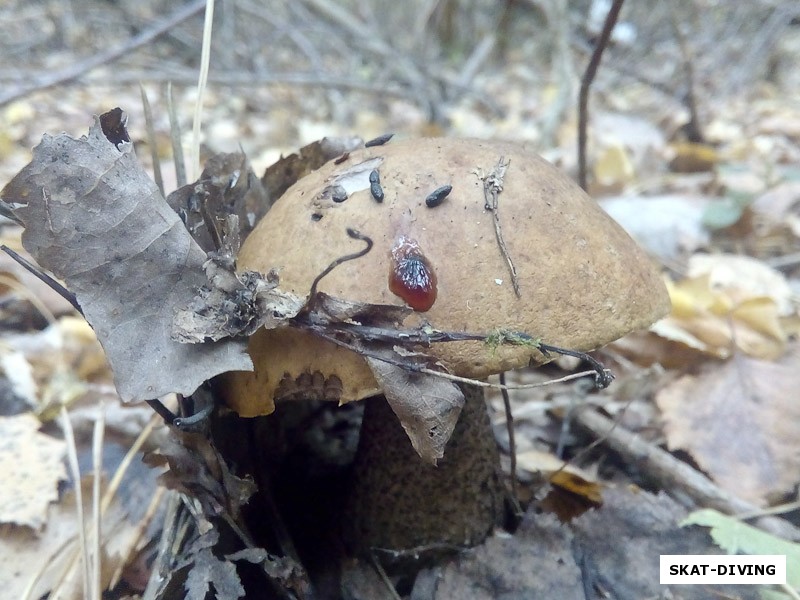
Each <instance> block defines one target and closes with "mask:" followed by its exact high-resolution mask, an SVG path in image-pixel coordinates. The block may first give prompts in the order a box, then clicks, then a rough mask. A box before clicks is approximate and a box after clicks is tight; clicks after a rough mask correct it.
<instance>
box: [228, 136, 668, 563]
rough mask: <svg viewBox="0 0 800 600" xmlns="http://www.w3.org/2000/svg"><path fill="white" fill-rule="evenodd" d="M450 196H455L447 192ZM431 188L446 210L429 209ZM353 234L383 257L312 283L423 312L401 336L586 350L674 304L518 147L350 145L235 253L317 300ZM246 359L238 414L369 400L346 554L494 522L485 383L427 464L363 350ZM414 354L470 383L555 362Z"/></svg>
mask: <svg viewBox="0 0 800 600" xmlns="http://www.w3.org/2000/svg"><path fill="white" fill-rule="evenodd" d="M375 171H377V172H378V173H379V179H377V176H376V175H375V173H374V172H375ZM376 181H379V183H378V184H377V185H380V186H381V191H382V193H383V194H382V201H381V202H378V201H377V199H376V197H375V194H374V186H375V185H376ZM445 186H451V189H450V190H449V193H447V194H444V195H442V194H443V193H442V192H441V191H439V190H442V189H443V188H445ZM492 190H493V191H494V193H496V194H497V205H496V210H495V209H494V208H493V207H491V206H490V204H491V198H490V197H491V193H489V194H488V196H487V191H488V192H491V191H492ZM433 192H436V193H437V200H436V202H430V201H429V202H428V203H427V204H426V198H428V197H429V196H430V195H431V193H433ZM440 195H441V197H439V196H440ZM445 196H446V197H445ZM487 202H488V204H487ZM490 208H492V210H490ZM495 218H496V219H497V226H498V230H499V234H500V235H498V230H496V223H495ZM348 228H352V229H356V230H358V231H359V232H361V233H362V234H363V235H365V236H368V237H369V238H370V239H371V240H372V241H373V242H374V247H373V248H372V250H371V251H370V252H369V253H367V254H366V255H365V256H363V257H361V258H358V259H356V260H351V261H348V262H344V263H342V264H340V265H338V266H337V267H336V268H335V269H334V270H333V271H332V272H330V273H329V274H328V275H327V276H326V277H324V278H323V279H322V280H321V281H320V282H319V287H318V289H319V291H322V292H325V293H327V294H329V295H331V296H333V297H336V298H340V299H345V300H348V301H353V302H363V303H370V304H383V305H386V304H395V305H403V304H408V306H410V307H411V308H414V309H415V310H414V312H413V313H412V314H411V315H409V317H408V318H407V319H406V322H405V323H404V325H405V326H408V327H414V326H422V325H425V324H429V325H430V326H431V327H433V328H435V329H436V330H439V331H449V332H478V333H483V334H488V333H490V332H493V331H497V330H500V329H503V330H513V331H518V332H525V333H527V334H530V335H531V336H533V337H534V338H536V339H540V340H542V342H544V343H547V344H552V345H557V346H559V347H562V348H570V349H573V350H578V351H588V350H593V349H595V348H598V347H600V346H602V345H604V344H606V343H608V342H611V341H613V340H616V339H617V338H619V337H621V336H623V335H625V334H626V333H628V332H631V331H634V330H638V329H642V328H646V327H647V326H649V325H650V324H651V323H652V322H654V321H655V320H657V319H658V318H660V317H662V316H663V315H665V314H666V313H667V312H668V309H669V298H668V295H667V292H666V289H665V287H664V284H663V282H662V280H661V278H660V275H659V273H658V272H657V271H656V269H655V268H654V267H653V265H652V263H651V261H650V259H649V258H648V256H647V255H646V254H645V253H644V252H643V251H642V250H641V249H640V248H639V247H638V246H637V245H636V244H635V243H634V242H633V241H632V240H631V238H630V237H629V236H628V235H627V234H626V233H625V232H624V231H623V230H622V228H621V227H619V226H618V225H617V224H616V223H615V222H614V221H613V220H612V219H611V218H610V217H608V216H607V215H606V213H605V212H603V210H602V209H601V208H600V207H599V206H598V205H597V204H596V203H595V202H594V201H593V200H592V199H590V198H589V197H588V196H587V195H586V194H585V193H584V192H583V191H582V190H581V189H580V188H579V187H578V186H577V185H575V184H574V183H573V182H572V181H571V180H570V179H569V178H568V177H566V176H565V175H564V174H562V173H561V172H559V171H558V170H557V169H556V168H555V167H553V166H552V165H551V164H550V163H548V162H546V161H545V160H544V159H542V158H540V157H539V156H537V155H536V154H534V153H533V152H531V151H528V150H526V149H525V147H524V146H522V145H519V144H514V143H504V142H493V141H482V140H470V139H417V140H408V141H403V142H392V143H390V144H388V145H385V146H378V147H371V148H364V149H362V150H359V151H355V152H351V153H350V155H349V158H348V159H347V160H345V161H342V162H340V163H339V164H335V163H334V162H329V163H327V164H326V165H325V166H323V167H322V168H320V169H319V170H317V171H315V172H313V173H311V174H309V175H308V176H306V177H304V178H303V179H301V180H300V181H298V182H297V183H296V184H295V185H294V186H292V187H291V188H290V189H289V190H288V191H287V192H286V193H285V194H284V195H283V196H282V197H281V198H280V199H279V200H278V201H277V202H276V203H275V204H274V205H273V207H272V208H271V210H270V212H269V213H268V214H267V216H266V217H264V218H263V219H262V221H261V222H260V223H259V224H258V225H257V226H256V228H255V229H254V231H253V232H252V233H251V234H250V236H249V237H248V239H247V240H246V241H245V243H244V245H243V246H242V248H241V251H240V253H239V256H238V268H239V269H242V270H255V271H259V272H262V273H266V272H268V271H269V270H270V269H276V270H277V271H278V273H279V278H280V284H279V285H280V288H281V289H283V290H285V291H287V292H292V293H294V294H297V295H299V296H304V295H308V294H309V291H310V288H311V286H312V282H313V281H314V279H315V278H316V277H317V276H318V275H319V274H320V273H321V272H322V271H323V270H324V269H325V268H326V267H327V266H328V265H329V264H330V263H331V262H332V261H334V260H335V259H337V258H339V257H341V256H344V255H347V254H352V253H353V252H354V250H356V249H358V246H357V245H356V242H355V241H354V240H353V239H351V238H350V237H348V235H347V234H346V233H345V232H346V230H347V229H348ZM501 238H502V244H501V243H500V241H499V240H500V239H501ZM512 265H513V269H514V270H515V272H516V275H515V277H512V274H511V269H512ZM515 286H518V290H519V293H518V294H517V293H516V291H515ZM249 351H250V354H251V356H252V358H253V363H254V365H255V371H254V372H253V373H244V372H241V373H234V374H231V376H230V377H229V378H228V382H227V385H226V390H225V394H226V401H227V402H228V404H229V405H230V406H231V407H232V408H233V409H234V410H235V411H236V412H238V413H239V414H240V415H242V416H255V415H259V414H267V413H270V412H272V411H273V410H274V402H276V401H277V402H280V401H281V400H285V399H294V398H298V397H302V396H312V397H316V398H321V399H329V400H336V401H338V402H340V403H344V402H349V401H352V400H360V399H364V398H369V400H368V401H367V405H366V407H365V414H364V420H363V424H362V430H361V438H360V443H359V450H358V454H357V458H356V460H355V465H354V468H353V483H352V492H351V496H350V498H349V499H348V500H347V502H346V511H345V514H346V516H347V518H346V523H345V531H346V534H347V539H348V541H349V543H350V544H351V545H352V547H353V548H355V549H356V550H364V549H368V548H374V547H378V548H385V549H392V550H400V551H402V550H413V549H415V548H417V549H418V548H420V547H432V546H435V545H439V546H441V545H457V546H463V545H475V544H477V543H479V542H481V541H482V540H483V539H484V538H485V537H486V535H488V533H489V532H490V531H491V530H492V527H493V526H494V525H495V524H496V523H497V522H498V520H499V519H500V517H501V515H502V505H503V492H502V486H501V484H500V479H499V476H498V470H499V467H498V463H499V460H498V452H497V448H496V444H495V442H494V438H493V436H492V431H491V428H490V424H489V420H488V417H487V412H486V408H485V405H484V402H483V393H482V388H479V387H475V386H472V385H469V384H459V386H460V389H461V391H462V393H463V395H464V398H465V404H464V408H463V409H462V413H461V416H460V419H459V420H458V423H457V425H456V426H455V430H454V432H453V434H452V436H451V438H450V441H449V442H448V443H447V446H446V448H445V450H444V457H443V458H442V459H441V460H439V461H438V464H437V465H436V466H433V465H431V464H426V463H425V462H423V461H422V460H421V459H420V458H419V457H418V456H417V455H416V453H415V452H414V450H413V448H412V445H411V444H410V443H408V437H407V436H406V433H405V432H404V429H403V428H402V427H401V426H400V424H399V423H398V421H397V419H396V418H395V416H394V414H393V412H392V410H391V409H390V408H389V405H388V404H387V402H386V400H385V399H384V397H383V396H381V391H382V390H381V386H380V385H379V383H378V381H377V380H376V378H375V375H374V374H373V370H372V368H370V366H369V364H368V363H367V362H366V361H365V359H364V357H363V356H361V355H360V354H358V353H355V352H352V351H350V350H348V349H346V348H343V347H340V346H337V345H334V344H333V343H331V342H329V341H326V340H323V339H320V338H318V337H316V336H314V335H313V334H311V333H309V332H306V331H301V330H296V329H291V328H286V329H279V330H261V331H259V332H257V334H255V335H254V336H252V338H251V340H250V346H249ZM420 351H423V352H424V353H425V354H427V355H430V356H432V357H433V358H434V359H435V360H436V361H438V364H439V365H440V367H441V368H442V369H443V370H445V371H446V372H448V373H451V374H454V375H459V376H462V377H465V378H473V379H483V378H485V377H487V376H489V375H491V374H494V373H500V372H503V371H506V370H510V369H514V368H518V367H522V366H528V365H534V366H535V365H540V364H543V363H545V362H547V361H548V360H550V358H551V357H549V356H545V355H543V354H542V353H540V352H539V351H537V350H536V349H534V348H532V347H530V346H524V345H498V346H495V347H489V346H487V344H485V343H483V342H480V341H457V342H449V343H442V344H433V345H432V346H431V347H429V348H422V349H421V350H420ZM417 400H420V399H414V398H412V399H411V401H412V402H414V401H417ZM409 433H410V434H411V433H412V432H409Z"/></svg>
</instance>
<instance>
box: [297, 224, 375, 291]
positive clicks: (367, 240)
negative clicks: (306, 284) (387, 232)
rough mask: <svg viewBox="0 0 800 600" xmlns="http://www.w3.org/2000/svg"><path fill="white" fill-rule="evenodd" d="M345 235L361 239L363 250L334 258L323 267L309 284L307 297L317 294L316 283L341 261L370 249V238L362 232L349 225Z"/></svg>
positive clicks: (355, 256)
mask: <svg viewBox="0 0 800 600" xmlns="http://www.w3.org/2000/svg"><path fill="white" fill-rule="evenodd" d="M347 235H349V236H350V237H351V238H353V239H354V240H361V241H362V242H365V243H366V244H367V245H366V247H365V248H364V249H363V250H359V251H358V252H353V253H352V254H345V255H344V256H340V257H339V258H337V259H336V260H334V261H333V262H332V263H331V264H329V265H328V266H327V267H325V269H324V270H323V271H322V273H320V274H319V275H317V276H316V277H315V278H314V282H313V283H312V284H311V290H310V291H309V298H311V299H313V298H314V296H316V295H317V285H318V284H319V282H320V281H321V280H322V278H323V277H325V276H326V275H327V274H328V273H330V272H331V271H333V270H334V269H335V268H336V267H338V266H339V265H340V264H342V263H343V262H347V261H348V260H355V259H356V258H361V257H362V256H364V255H365V254H366V253H367V252H369V251H370V250H372V240H371V239H370V238H368V237H367V236H366V235H364V234H363V233H361V232H359V231H356V230H355V229H352V228H350V227H348V228H347Z"/></svg>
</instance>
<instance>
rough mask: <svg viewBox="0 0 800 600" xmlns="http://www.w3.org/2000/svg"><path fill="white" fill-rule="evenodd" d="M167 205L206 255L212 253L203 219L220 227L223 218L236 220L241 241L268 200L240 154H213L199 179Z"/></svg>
mask: <svg viewBox="0 0 800 600" xmlns="http://www.w3.org/2000/svg"><path fill="white" fill-rule="evenodd" d="M167 203H168V204H169V205H170V206H171V207H172V209H173V210H174V211H175V212H177V213H178V214H180V215H181V217H182V218H183V221H184V223H185V224H186V227H187V229H188V230H189V231H190V232H191V233H192V237H193V238H194V240H195V241H196V242H197V243H198V244H200V246H201V247H202V248H203V250H205V251H206V252H211V251H213V250H215V249H216V246H215V243H214V240H213V238H212V236H211V233H210V232H209V231H208V229H207V228H206V224H205V217H204V216H203V211H205V212H206V215H207V216H208V217H210V218H211V220H212V222H213V221H216V222H217V223H218V224H221V223H222V222H223V221H224V220H225V218H226V216H228V215H236V216H237V217H238V218H239V219H238V220H239V222H238V227H239V228H240V231H239V233H240V236H241V239H244V238H246V237H247V236H248V235H249V233H250V231H252V229H253V226H254V225H255V224H256V223H258V221H260V220H261V217H263V216H264V213H266V212H267V209H268V208H269V204H270V198H269V196H268V194H267V191H266V190H265V189H264V186H263V185H262V183H261V180H260V179H259V178H258V177H257V176H256V174H255V173H254V172H253V169H252V168H251V167H250V161H248V160H247V156H245V155H244V153H242V152H234V153H230V154H226V153H220V154H215V155H214V156H212V157H211V158H209V159H208V160H207V161H206V164H205V167H204V168H203V172H202V173H201V174H200V179H199V180H198V181H196V182H194V183H190V184H187V185H184V186H183V187H180V188H178V189H177V190H175V191H173V192H172V193H171V194H169V196H167Z"/></svg>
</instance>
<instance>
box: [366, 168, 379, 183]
mask: <svg viewBox="0 0 800 600" xmlns="http://www.w3.org/2000/svg"><path fill="white" fill-rule="evenodd" d="M369 182H370V183H380V182H381V174H380V173H378V169H372V171H370V173H369Z"/></svg>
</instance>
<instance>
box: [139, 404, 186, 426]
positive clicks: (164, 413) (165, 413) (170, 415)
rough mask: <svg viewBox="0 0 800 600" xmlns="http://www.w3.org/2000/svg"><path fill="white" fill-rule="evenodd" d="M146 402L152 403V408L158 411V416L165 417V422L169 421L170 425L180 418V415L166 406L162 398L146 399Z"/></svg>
mask: <svg viewBox="0 0 800 600" xmlns="http://www.w3.org/2000/svg"><path fill="white" fill-rule="evenodd" d="M145 402H147V404H149V405H150V408H152V409H153V410H154V411H156V413H158V416H159V417H161V418H162V419H164V422H165V423H167V424H168V425H172V424H173V423H174V422H175V420H176V419H177V418H178V415H176V414H175V413H174V412H172V411H171V410H170V409H168V408H167V407H166V406H164V405H163V404H162V402H161V400H145Z"/></svg>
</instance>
